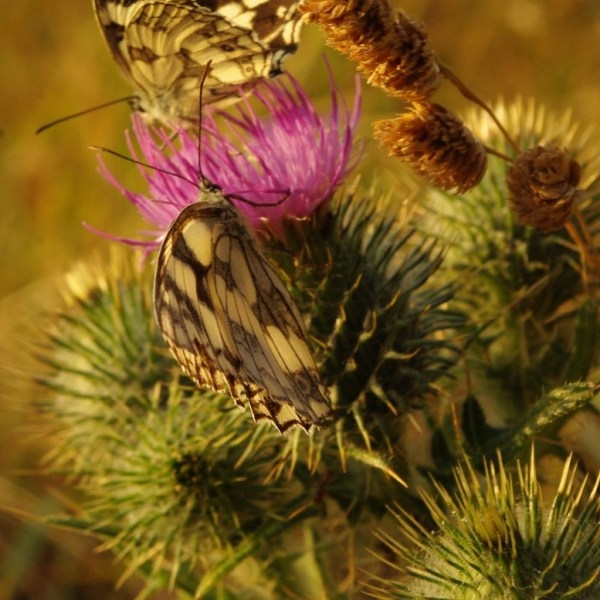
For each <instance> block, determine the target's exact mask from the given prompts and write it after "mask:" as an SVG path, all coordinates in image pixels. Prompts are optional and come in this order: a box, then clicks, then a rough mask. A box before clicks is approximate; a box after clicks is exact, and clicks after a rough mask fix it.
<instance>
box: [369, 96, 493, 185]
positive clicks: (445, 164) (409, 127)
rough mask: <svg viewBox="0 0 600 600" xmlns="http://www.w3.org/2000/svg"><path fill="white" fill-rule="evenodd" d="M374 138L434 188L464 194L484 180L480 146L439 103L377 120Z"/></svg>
mask: <svg viewBox="0 0 600 600" xmlns="http://www.w3.org/2000/svg"><path fill="white" fill-rule="evenodd" d="M374 128H375V133H374V135H375V138H376V139H377V140H379V142H380V144H381V145H382V146H383V147H384V148H385V149H386V150H387V151H388V153H389V154H390V155H391V156H397V157H399V158H400V159H401V160H404V161H406V162H407V163H409V164H410V165H411V166H412V168H413V169H414V170H415V171H416V172H417V173H419V174H420V175H422V176H423V177H425V178H426V179H427V180H429V181H430V182H431V183H432V184H433V185H435V186H437V187H439V188H442V189H445V190H451V189H455V190H456V191H458V192H461V193H462V192H465V191H467V190H469V189H471V188H472V187H474V186H475V185H477V184H478V183H479V182H480V181H481V178H482V177H483V175H484V173H485V169H486V165H487V157H486V154H485V148H484V147H483V144H482V143H481V142H480V141H479V140H477V139H476V138H475V137H474V136H473V134H472V133H471V131H470V130H469V129H468V128H467V127H466V126H465V125H464V123H463V122H462V121H461V120H460V119H459V118H458V117H456V116H455V115H453V114H452V113H450V112H449V111H447V110H446V109H445V108H444V107H443V106H440V105H439V104H433V103H430V102H426V103H423V104H415V105H414V106H413V107H412V109H411V110H410V111H409V112H407V113H405V114H403V115H400V116H399V117H396V118H395V119H390V120H387V119H386V120H382V121H377V122H376V123H375V124H374Z"/></svg>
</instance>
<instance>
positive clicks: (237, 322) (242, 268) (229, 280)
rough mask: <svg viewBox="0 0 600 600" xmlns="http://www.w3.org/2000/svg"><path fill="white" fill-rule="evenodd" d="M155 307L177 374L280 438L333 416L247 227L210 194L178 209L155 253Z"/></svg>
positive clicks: (288, 301) (298, 322)
mask: <svg viewBox="0 0 600 600" xmlns="http://www.w3.org/2000/svg"><path fill="white" fill-rule="evenodd" d="M154 307H155V312H156V319H157V322H158V324H159V328H160V330H161V332H162V334H163V337H164V338H165V340H166V342H167V345H168V346H169V347H170V349H171V352H172V353H173V355H174V356H175V358H176V359H177V361H178V362H179V364H180V365H181V367H182V368H183V370H184V371H185V372H186V373H187V374H188V375H189V376H190V377H191V378H192V379H193V380H194V381H195V382H196V383H197V384H198V385H200V386H201V387H210V388H212V389H214V390H217V391H226V392H228V393H229V394H230V395H231V396H232V398H233V399H234V400H235V402H236V403H237V404H238V405H240V406H244V401H246V400H247V402H248V403H249V405H250V409H251V411H252V414H253V416H254V418H255V420H256V421H260V420H268V421H271V422H272V423H273V424H274V425H275V427H276V428H277V429H278V430H279V431H280V432H281V433H285V432H286V431H288V430H290V429H292V428H294V427H301V428H302V429H304V430H305V431H309V429H310V428H311V427H313V426H316V427H318V426H320V425H322V424H324V423H326V422H327V421H328V420H329V419H330V417H331V416H332V414H333V413H332V409H331V408H330V406H329V402H328V399H327V396H326V392H325V389H324V387H323V386H322V384H321V383H320V380H319V374H318V369H317V365H316V363H315V360H314V358H313V355H312V353H311V350H310V348H309V345H308V342H307V336H306V331H305V327H304V322H303V320H302V316H301V315H300V312H299V311H298V308H297V307H296V305H295V303H294V300H293V299H292V297H291V295H290V293H289V291H288V290H287V288H286V287H285V286H284V284H283V282H282V281H281V280H280V278H279V277H278V276H277V274H276V273H275V271H274V269H273V267H271V265H270V263H269V262H268V260H267V259H266V258H265V257H264V255H263V254H262V252H261V249H260V247H259V245H258V241H257V239H256V237H255V236H254V235H253V233H252V232H251V230H250V229H249V225H248V224H247V223H246V221H245V218H244V217H243V216H242V214H241V213H240V212H239V211H238V209H237V208H236V207H235V206H234V205H233V204H231V202H230V199H229V198H228V197H227V196H225V195H224V194H223V192H222V191H221V190H220V189H219V188H218V187H217V186H214V185H212V184H206V183H205V184H203V189H202V196H201V201H199V202H196V203H194V204H191V205H189V206H187V207H186V208H184V209H183V211H182V212H181V213H180V214H179V216H177V218H176V219H175V220H174V221H173V223H172V224H171V225H170V227H169V229H168V231H167V234H166V237H165V239H164V241H163V243H162V246H161V248H160V250H159V253H158V259H157V267H156V273H155V279H154Z"/></svg>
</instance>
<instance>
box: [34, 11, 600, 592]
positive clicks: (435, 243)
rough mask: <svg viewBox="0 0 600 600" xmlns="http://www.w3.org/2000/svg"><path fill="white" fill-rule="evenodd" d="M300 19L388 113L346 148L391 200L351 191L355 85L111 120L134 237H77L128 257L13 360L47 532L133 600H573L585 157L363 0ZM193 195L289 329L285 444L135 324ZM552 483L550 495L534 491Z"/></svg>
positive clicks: (592, 585) (588, 587) (586, 550)
mask: <svg viewBox="0 0 600 600" xmlns="http://www.w3.org/2000/svg"><path fill="white" fill-rule="evenodd" d="M302 10H303V11H304V12H305V13H306V18H307V20H309V21H312V22H315V23H318V24H319V25H320V26H321V27H322V29H323V32H324V34H325V36H326V38H327V40H328V41H329V43H330V44H331V45H332V46H334V47H335V48H337V49H338V50H340V51H341V52H343V53H345V54H346V55H347V56H348V57H349V58H350V59H352V60H353V61H355V62H356V63H357V66H358V70H359V71H360V72H361V73H363V74H364V75H366V76H367V81H368V82H369V83H372V84H373V85H377V86H379V87H381V88H382V89H384V90H385V91H386V92H387V93H388V94H390V95H392V96H394V97H397V98H400V99H402V100H403V101H405V102H406V103H407V108H406V111H405V112H404V113H402V114H400V115H399V116H397V117H396V118H394V119H384V120H383V121H379V122H377V123H375V124H374V137H375V138H376V139H377V140H378V141H379V142H380V144H381V145H382V146H383V147H384V148H385V149H386V150H387V151H388V152H389V153H390V154H391V155H392V156H394V157H395V158H396V159H400V160H403V161H405V162H407V163H408V164H409V165H410V166H411V167H413V170H414V171H415V173H416V174H417V175H418V176H420V177H421V179H420V180H419V181H420V186H419V191H418V192H416V193H415V194H413V195H412V196H408V194H407V193H406V192H405V189H406V188H405V187H403V186H402V185H399V186H398V189H391V190H390V189H380V188H379V185H380V184H379V181H378V179H377V177H376V176H375V177H374V182H375V183H367V182H366V179H367V178H366V177H365V176H364V174H363V173H361V172H360V170H361V162H360V159H361V153H362V152H363V151H364V147H363V144H362V142H361V141H360V140H357V139H356V129H357V125H358V120H359V116H360V87H359V85H358V84H357V88H356V93H355V98H354V104H353V105H352V107H350V106H349V105H348V104H347V102H346V100H345V99H343V98H342V97H341V95H340V93H339V92H338V91H337V90H336V89H335V86H334V83H333V79H332V77H331V74H330V75H329V78H330V83H331V95H330V109H329V111H328V113H326V114H325V115H324V116H322V115H320V114H319V113H318V112H317V111H316V110H315V108H314V107H313V106H312V103H311V101H310V98H309V96H308V94H307V93H306V92H305V91H303V89H302V88H301V87H300V85H299V84H298V83H297V82H296V81H295V80H294V79H293V78H292V77H291V76H285V77H281V78H279V79H278V80H277V81H275V82H265V83H262V84H260V85H258V86H257V87H256V89H255V91H254V99H253V101H254V102H256V103H257V104H258V105H261V108H262V109H263V110H266V115H265V116H259V114H258V113H257V111H256V109H255V108H254V106H255V104H252V101H250V100H242V101H241V102H240V103H239V104H238V105H237V106H236V107H235V108H233V109H231V110H228V111H223V110H220V111H207V112H206V113H205V116H204V120H203V129H202V131H201V132H200V134H199V135H196V133H194V132H190V131H188V130H183V129H175V130H168V129H165V128H164V127H163V128H161V127H157V126H152V125H148V124H147V123H145V122H144V121H143V120H142V119H140V118H138V117H136V116H134V117H133V123H132V129H131V131H129V132H127V134H126V135H127V141H128V144H129V148H130V152H131V155H132V157H133V159H134V160H135V161H137V163H138V167H139V169H140V170H141V172H142V174H143V176H144V178H145V180H146V182H147V185H148V189H147V191H146V190H144V191H142V192H139V191H132V190H129V189H127V188H126V187H125V186H123V185H122V184H121V183H120V182H119V181H118V180H117V178H116V177H115V176H114V175H113V174H112V173H111V171H110V169H109V167H108V166H107V162H106V160H105V159H104V158H101V159H100V171H101V173H102V175H103V176H104V178H105V179H106V180H107V181H108V182H109V183H110V184H112V185H113V186H114V187H115V188H116V189H117V190H118V191H120V192H121V193H122V194H123V195H124V196H125V197H126V198H127V199H128V200H129V201H131V202H132V203H133V204H134V205H135V206H136V207H137V208H138V210H139V212H140V214H141V216H142V217H143V218H144V220H145V221H146V222H147V223H149V226H150V230H149V231H147V232H143V233H142V234H140V235H142V237H141V239H140V237H133V236H132V237H127V238H126V239H120V238H115V237H114V236H113V235H112V234H111V233H110V232H105V233H102V235H103V236H105V237H107V238H109V239H111V240H116V241H120V242H124V243H125V244H124V245H122V246H130V248H125V247H122V248H121V249H120V251H119V252H118V253H117V252H115V254H114V255H112V258H111V260H110V261H104V262H96V263H94V264H93V265H89V264H83V265H81V266H79V267H77V268H76V269H75V270H73V271H72V272H71V273H70V274H69V275H68V277H67V281H66V293H65V296H66V300H65V304H64V307H63V308H62V309H61V310H59V312H58V313H57V314H55V315H53V317H52V319H51V321H50V326H49V327H48V330H49V334H48V338H47V341H46V343H45V344H44V346H43V348H42V349H41V357H42V360H43V361H44V362H45V363H46V365H47V376H46V377H45V378H44V380H43V382H42V383H43V385H44V386H45V390H46V393H45V403H44V405H45V408H46V412H47V415H48V420H49V422H50V425H51V426H52V427H53V429H54V438H53V439H54V440H55V443H54V444H53V451H52V453H51V454H50V455H49V462H48V464H49V465H50V468H53V469H57V470H60V471H62V472H67V473H68V474H69V475H70V476H71V481H73V482H75V484H76V485H77V486H78V487H79V488H80V489H81V492H82V494H81V500H80V503H81V505H80V512H79V514H78V515H77V517H76V518H75V517H72V516H68V515H57V516H54V517H53V518H52V521H53V522H56V523H59V524H61V525H62V526H66V527H70V528H73V529H77V530H81V531H85V532H87V533H92V534H93V535H95V536H97V537H98V538H99V539H100V540H101V541H102V544H103V547H106V548H109V549H111V550H112V551H113V552H114V553H115V555H116V556H117V557H118V559H119V560H120V561H122V563H123V564H124V577H125V576H129V575H131V574H133V573H136V574H138V575H139V576H141V578H142V579H143V581H144V584H145V589H146V593H147V594H150V593H151V592H153V591H156V590H160V589H165V588H167V589H170V590H173V591H174V592H177V593H179V594H180V595H181V597H196V598H220V597H227V598H306V599H312V598H359V597H364V596H365V595H367V594H370V595H373V596H382V597H386V598H388V597H389V598H486V599H487V598H531V599H534V598H542V597H544V598H593V597H595V594H596V595H597V594H598V593H600V592H599V590H598V589H597V587H598V583H597V581H598V579H599V575H598V574H599V573H600V562H599V561H598V552H597V551H596V545H597V543H598V541H599V540H598V500H597V486H598V483H597V482H596V483H593V482H594V481H596V477H597V470H598V458H597V456H598V454H597V449H596V448H594V447H593V444H592V445H585V444H584V443H583V439H577V436H576V434H575V435H574V434H573V433H572V432H573V424H574V423H577V422H581V420H583V421H586V420H587V421H588V423H587V426H589V428H590V430H591V434H590V433H588V435H587V437H588V438H589V437H592V438H593V437H594V435H595V434H596V433H597V431H596V430H597V427H598V423H599V420H598V415H597V408H596V406H597V404H596V403H597V401H596V400H595V396H596V392H597V375H596V374H597V372H598V356H597V352H596V347H597V340H596V330H597V326H598V308H597V301H596V291H597V290H596V286H597V282H598V268H599V263H598V259H597V256H596V251H595V246H596V238H597V235H598V211H597V209H596V208H595V203H594V200H595V197H596V195H597V194H598V189H597V185H596V181H597V178H598V174H599V173H600V171H599V170H598V164H597V161H596V159H595V158H594V156H593V155H592V154H591V151H590V150H589V149H590V147H591V143H590V142H591V141H593V139H594V138H593V136H590V134H589V133H586V132H585V131H582V130H579V129H577V127H576V125H574V124H572V123H571V121H570V120H569V119H565V118H556V119H555V118H553V117H552V115H551V114H550V113H547V112H545V111H544V109H543V108H542V107H540V106H537V105H536V104H534V103H530V104H525V103H523V102H517V103H514V104H498V105H497V106H496V107H494V109H493V110H492V108H490V107H489V106H487V105H486V104H485V103H483V102H481V101H480V100H479V99H478V98H477V96H476V95H475V94H474V93H473V92H471V91H470V90H468V89H467V88H466V86H464V84H462V82H461V81H460V79H459V78H458V77H457V76H456V75H455V74H454V73H453V72H452V71H451V70H450V69H449V68H448V67H447V66H445V65H442V64H441V63H440V62H439V61H438V59H437V57H436V55H435V52H434V49H433V47H432V45H431V42H430V41H429V39H428V36H427V30H426V27H425V26H424V24H422V23H419V22H418V21H416V20H415V19H413V18H411V17H410V16H409V15H407V14H405V13H404V12H402V11H399V10H397V9H393V8H392V7H391V6H390V5H389V3H388V2H386V1H381V0H380V1H377V0H365V1H353V2H347V3H344V5H343V6H342V5H341V4H340V3H339V2H337V3H333V2H328V1H326V0H323V1H315V2H312V1H309V0H307V1H306V2H305V3H304V4H303V9H302ZM444 81H448V82H450V83H452V84H453V85H455V86H456V87H457V88H458V89H459V91H460V92H461V93H463V95H464V96H465V97H466V98H467V99H469V100H471V101H473V102H474V103H475V104H476V109H475V110H473V111H472V112H471V113H470V114H466V115H465V117H464V119H463V118H460V117H458V116H457V115H454V114H452V113H450V112H449V111H448V110H447V109H446V108H445V107H443V106H441V105H440V104H437V103H435V102H434V101H433V98H432V97H433V95H434V94H435V92H436V90H437V89H438V87H439V86H440V85H441V84H442V83H443V82H444ZM199 150H200V152H199ZM199 156H200V160H199ZM201 177H205V178H207V179H208V180H209V181H211V182H212V183H214V184H215V185H217V186H219V187H220V189H221V190H222V192H223V194H224V197H225V198H228V199H229V200H230V201H231V203H232V204H234V205H235V206H236V207H237V210H239V211H240V212H241V213H243V214H244V217H245V219H247V222H248V228H249V229H252V230H253V232H254V233H253V235H256V236H257V239H258V240H259V241H260V247H261V251H262V252H264V254H265V256H266V257H267V259H268V260H269V261H270V264H271V265H272V266H273V269H275V272H276V273H277V276H278V277H279V278H280V279H281V281H282V282H283V285H285V287H286V289H287V290H288V291H289V293H290V297H291V298H293V301H294V303H295V305H296V306H297V308H298V311H299V313H300V314H301V315H302V319H303V322H304V323H305V325H306V329H307V332H308V343H309V345H310V349H311V352H312V354H313V355H314V357H315V360H316V363H317V365H318V370H319V375H320V378H321V381H322V383H323V386H324V388H326V390H327V394H328V398H329V400H330V402H331V406H332V409H333V417H332V419H331V421H329V422H327V423H319V424H317V425H318V426H317V427H314V428H312V429H311V430H310V432H309V434H308V435H307V432H305V431H301V430H299V429H298V430H294V431H292V432H290V433H288V434H286V435H283V436H282V435H281V434H280V433H279V432H278V431H277V430H276V429H275V428H274V427H272V426H271V425H270V424H269V423H261V424H257V423H255V422H254V421H253V420H252V417H251V415H250V413H249V411H244V412H242V411H240V410H239V408H237V407H236V406H235V405H234V403H233V402H232V400H231V398H230V397H229V396H228V394H227V393H224V392H222V391H220V390H213V389H206V388H198V387H197V386H196V385H195V384H194V383H193V382H192V381H191V380H189V379H188V378H187V377H186V376H185V375H184V374H183V373H182V371H181V369H180V367H179V364H178V363H177V362H176V361H175V360H174V359H173V358H171V355H170V354H169V353H168V351H167V348H166V347H165V344H164V342H163V341H162V338H161V336H160V332H159V331H158V328H157V326H156V325H155V322H154V316H153V312H154V307H153V297H152V285H153V284H152V276H153V273H152V260H151V258H150V257H151V255H152V252H153V251H154V250H156V249H157V248H158V247H159V246H160V244H161V243H162V242H163V241H164V239H165V237H166V236H167V237H168V235H169V233H168V232H169V226H170V224H171V222H172V221H173V219H175V218H177V216H178V215H179V214H180V213H181V211H182V210H184V209H185V208H186V207H188V206H189V205H191V204H194V203H196V202H203V194H204V193H206V190H205V189H203V188H202V186H200V185H199V183H200V178H201ZM225 235H226V234H225ZM131 247H133V248H137V249H139V250H141V252H142V255H143V257H144V258H145V260H144V261H142V263H141V265H140V264H139V262H137V260H136V258H135V257H134V256H132V254H133V253H132V252H131ZM211 258H212V259H214V257H211ZM205 260H208V259H205ZM200 266H201V267H202V266H206V265H205V264H204V263H200ZM252 276H253V274H252V273H242V274H237V273H236V276H235V277H232V280H231V281H229V282H228V285H230V286H232V287H234V286H235V285H238V282H244V281H247V279H248V278H250V279H252ZM181 277H183V278H185V277H186V275H185V273H183V274H181ZM240 285H241V284H240ZM228 308H229V309H230V310H231V311H232V312H233V311H234V310H235V309H236V307H228ZM236 319H238V320H239V323H244V321H243V318H242V316H239V315H238V316H237V317H236ZM237 322H238V321H235V323H237ZM270 325H271V326H272V324H270V323H262V326H264V327H265V328H267V327H269V326H270ZM209 366H210V365H209ZM567 432H569V433H568V434H567ZM532 447H534V448H535V451H532V450H531V448H532ZM569 452H577V453H578V454H579V456H578V457H579V458H580V459H581V461H580V462H579V463H577V464H576V463H575V461H574V460H573V459H572V458H568V456H569ZM527 457H529V462H528V466H527V467H522V464H523V461H524V460H527ZM552 459H555V460H558V461H559V462H560V463H561V464H563V463H564V467H563V468H562V475H561V476H560V477H554V478H553V477H550V476H548V477H547V478H546V479H544V478H542V477H540V476H539V475H538V465H539V464H546V463H544V461H549V460H552ZM542 483H544V484H547V486H548V487H547V488H546V490H545V492H544V495H543V497H544V498H548V497H554V500H553V502H552V503H551V504H546V503H544V502H543V498H542V495H541V493H540V488H541V487H542ZM553 485H554V489H553V487H552V486H553ZM395 521H397V523H398V524H399V525H400V527H399V528H398V526H397V524H396V523H395ZM590 549H591V550H590Z"/></svg>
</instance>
